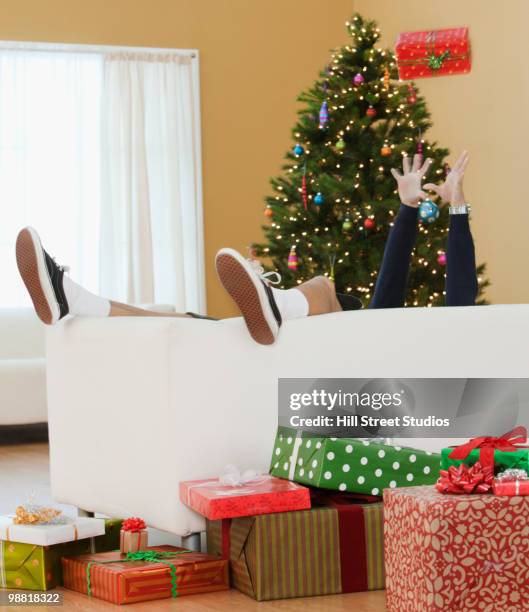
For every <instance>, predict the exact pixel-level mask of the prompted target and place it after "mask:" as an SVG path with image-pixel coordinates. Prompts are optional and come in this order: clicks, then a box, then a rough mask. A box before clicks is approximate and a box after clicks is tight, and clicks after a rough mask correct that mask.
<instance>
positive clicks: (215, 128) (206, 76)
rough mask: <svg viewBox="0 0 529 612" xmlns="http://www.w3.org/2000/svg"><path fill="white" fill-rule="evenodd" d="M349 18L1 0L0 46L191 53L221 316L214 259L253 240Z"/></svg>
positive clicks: (127, 2) (263, 5)
mask: <svg viewBox="0 0 529 612" xmlns="http://www.w3.org/2000/svg"><path fill="white" fill-rule="evenodd" d="M351 13H352V2H351V0H333V1H332V3H331V2H329V3H325V2H322V0H9V1H8V0H4V1H3V2H2V3H0V39H4V40H30V41H51V42H70V43H94V44H113V45H137V46H152V47H180V48H198V49H199V50H200V54H201V72H202V74H201V87H202V128H203V161H204V205H205V230H206V258H207V271H208V274H207V291H208V307H209V308H208V309H209V312H210V313H211V314H213V315H216V316H226V315H228V314H233V313H234V310H233V308H232V306H231V303H230V302H229V299H228V298H227V297H226V296H225V295H224V293H223V291H222V289H221V287H220V286H219V284H218V282H217V279H216V277H215V274H214V271H213V268H212V260H213V256H214V254H215V252H216V250H217V249H218V248H219V247H221V246H233V247H235V248H238V249H245V248H246V246H247V245H248V244H250V243H251V242H252V241H255V240H256V239H258V238H260V236H261V232H260V224H261V223H262V221H263V220H264V217H263V214H262V211H263V208H264V205H263V196H264V195H265V194H266V193H267V190H268V178H269V177H270V176H271V175H273V174H275V173H276V172H277V171H278V170H279V168H280V165H281V162H282V157H283V155H284V153H285V150H286V148H287V147H288V146H290V129H291V127H292V125H293V123H294V120H295V110H296V101H295V100H296V96H297V95H298V93H299V92H300V91H301V90H302V89H303V88H305V87H307V86H308V85H310V84H311V83H312V81H313V80H314V79H315V77H316V76H317V71H318V70H319V69H320V68H321V67H322V66H323V65H324V64H325V62H326V61H327V59H328V57H329V55H328V50H329V49H330V48H331V47H334V46H337V45H341V44H343V43H344V42H345V41H346V33H345V28H344V22H345V20H346V19H348V18H349V17H350V15H351Z"/></svg>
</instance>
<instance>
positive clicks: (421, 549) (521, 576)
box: [384, 487, 529, 612]
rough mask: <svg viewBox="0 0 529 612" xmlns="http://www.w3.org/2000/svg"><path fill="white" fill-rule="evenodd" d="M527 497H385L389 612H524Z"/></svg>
mask: <svg viewBox="0 0 529 612" xmlns="http://www.w3.org/2000/svg"><path fill="white" fill-rule="evenodd" d="M528 514H529V497H497V496H495V495H486V494H485V495H464V494H463V495H443V494H442V493H439V492H438V491H437V490H436V489H435V487H411V488H407V489H398V490H390V489H386V490H385V491H384V544H385V564H386V598H387V608H388V610H389V611H390V612H424V611H425V610H428V612H436V611H439V612H447V611H453V612H456V611H457V612H475V611H476V610H513V611H514V610H521V609H525V608H524V606H525V605H526V602H528V601H529V574H528V572H527V559H528V558H529V527H528V525H527V516H528Z"/></svg>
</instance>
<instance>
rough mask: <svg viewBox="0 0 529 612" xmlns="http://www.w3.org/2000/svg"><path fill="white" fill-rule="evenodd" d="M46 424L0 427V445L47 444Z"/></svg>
mask: <svg viewBox="0 0 529 612" xmlns="http://www.w3.org/2000/svg"><path fill="white" fill-rule="evenodd" d="M47 441H48V423H30V424H28V425H0V445H7V444H27V443H29V442H47Z"/></svg>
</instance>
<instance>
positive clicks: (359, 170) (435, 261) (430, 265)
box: [253, 14, 488, 306]
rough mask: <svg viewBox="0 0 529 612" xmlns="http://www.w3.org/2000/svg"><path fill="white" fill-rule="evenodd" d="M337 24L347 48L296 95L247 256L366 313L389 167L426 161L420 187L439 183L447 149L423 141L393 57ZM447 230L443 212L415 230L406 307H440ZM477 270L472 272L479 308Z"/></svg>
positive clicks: (391, 185)
mask: <svg viewBox="0 0 529 612" xmlns="http://www.w3.org/2000/svg"><path fill="white" fill-rule="evenodd" d="M346 26H347V30H348V33H349V34H350V36H351V42H350V44H348V45H346V46H345V47H342V48H340V49H336V50H334V51H333V53H332V56H331V61H330V63H329V65H328V66H327V67H326V68H325V69H324V70H323V71H322V72H321V73H320V78H319V79H318V81H317V82H316V83H315V85H314V86H313V87H312V88H311V89H310V90H308V91H306V92H304V93H302V94H301V96H300V97H299V101H301V102H302V103H303V108H302V109H301V110H300V111H299V113H298V114H299V118H298V121H297V124H296V126H295V127H294V129H293V140H294V143H295V145H294V146H293V149H292V150H291V151H290V152H289V153H288V154H287V155H286V160H287V161H286V163H285V165H284V166H283V170H284V174H282V175H281V176H279V177H277V178H274V179H272V180H271V184H272V187H273V189H274V195H272V196H270V197H268V198H266V203H267V207H266V209H265V215H266V217H267V220H268V224H267V225H265V226H263V230H264V234H265V237H266V240H267V242H266V244H256V245H254V249H253V252H254V253H255V254H256V255H258V256H262V257H266V258H268V259H270V260H271V261H272V262H273V265H274V267H275V269H276V270H277V271H278V272H279V273H280V274H281V276H282V286H283V287H292V286H295V285H296V284H300V283H302V282H303V281H305V280H308V279H309V278H311V277H313V276H315V275H318V274H325V275H327V276H329V277H330V278H332V279H333V280H334V281H335V284H336V289H337V291H339V292H342V293H352V294H354V295H357V296H358V297H361V298H362V299H363V301H364V303H365V305H367V303H368V302H369V299H370V298H371V297H372V295H373V290H374V286H375V282H376V278H377V274H378V271H379V267H380V264H381V261H382V256H383V252H384V246H385V243H386V238H387V236H388V233H389V230H390V229H391V225H392V222H393V219H394V217H395V215H396V214H397V211H398V206H399V202H398V194H397V185H396V183H395V180H394V179H393V177H392V176H391V173H390V169H391V168H393V167H396V168H399V169H400V167H401V166H402V156H403V155H409V156H413V155H414V154H415V153H417V152H418V153H420V154H422V155H424V156H425V157H426V156H427V157H430V158H431V159H432V160H433V163H432V166H431V168H430V170H429V173H428V175H427V177H426V179H427V180H426V182H438V181H439V180H444V178H445V175H446V172H447V171H448V169H447V165H446V163H445V158H446V156H447V155H448V150H447V149H443V148H439V147H438V146H437V144H436V143H435V142H430V141H429V140H427V139H426V132H427V131H428V129H429V128H430V127H431V121H430V114H429V112H428V110H427V107H426V102H425V100H424V98H422V97H421V96H420V95H419V92H418V90H417V87H416V85H415V84H414V83H412V82H402V81H399V80H398V71H397V65H396V60H395V56H394V54H393V52H392V51H390V50H387V49H380V48H377V47H376V46H375V44H376V42H377V40H378V38H379V36H380V30H379V28H378V27H377V24H376V23H375V22H373V21H364V19H363V18H362V17H361V16H360V15H358V14H357V15H354V17H353V19H352V21H350V22H347V23H346ZM447 227H448V207H447V206H443V207H442V208H441V214H440V217H439V219H438V220H437V221H436V222H435V223H433V224H422V223H421V224H420V227H419V234H418V238H417V243H416V248H415V251H414V255H413V259H412V266H411V270H410V277H409V283H408V294H407V297H406V305H407V306H441V305H443V304H444V282H445V265H446V257H445V252H444V250H445V248H446V237H447V236H446V234H447V231H448V230H447ZM484 271H485V266H484V265H480V266H479V267H478V278H479V282H480V294H479V298H478V299H479V302H480V303H484V300H483V298H482V294H483V289H484V288H485V287H486V286H487V285H488V281H487V280H485V279H484V278H483V274H484Z"/></svg>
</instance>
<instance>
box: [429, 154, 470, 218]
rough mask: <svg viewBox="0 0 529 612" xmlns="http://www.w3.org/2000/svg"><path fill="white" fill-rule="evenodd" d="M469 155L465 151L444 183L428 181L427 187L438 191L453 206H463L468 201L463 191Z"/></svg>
mask: <svg viewBox="0 0 529 612" xmlns="http://www.w3.org/2000/svg"><path fill="white" fill-rule="evenodd" d="M468 160H469V155H468V152H467V151H463V153H461V155H460V156H459V158H458V160H457V161H456V163H455V165H454V167H453V168H452V169H451V170H450V172H449V173H448V176H447V177H446V179H445V181H444V183H443V184H442V185H434V184H433V183H427V184H426V185H424V188H425V189H429V190H430V191H433V192H434V193H436V194H437V195H438V196H439V197H440V198H441V199H442V200H444V201H445V202H449V203H450V204H451V205H452V206H461V205H463V204H465V203H466V201H465V195H464V193H463V178H464V176H465V170H466V168H467V165H468Z"/></svg>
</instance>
